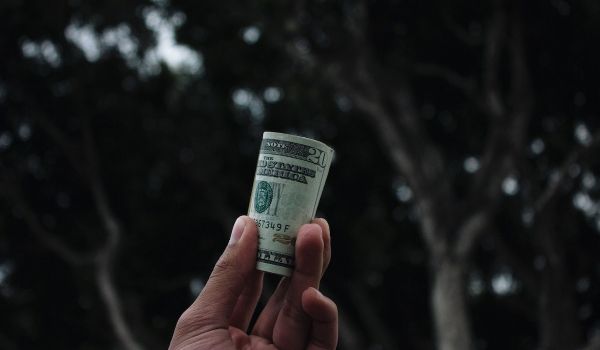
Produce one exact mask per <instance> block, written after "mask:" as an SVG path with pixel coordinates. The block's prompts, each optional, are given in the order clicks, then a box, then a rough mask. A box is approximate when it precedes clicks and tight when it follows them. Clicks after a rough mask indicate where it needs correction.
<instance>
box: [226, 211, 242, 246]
mask: <svg viewBox="0 0 600 350" xmlns="http://www.w3.org/2000/svg"><path fill="white" fill-rule="evenodd" d="M244 227H246V220H244V218H243V217H241V216H240V217H239V218H237V220H235V224H233V229H232V230H231V237H229V245H232V244H235V243H237V241H239V240H240V238H241V237H242V233H243V232H244Z"/></svg>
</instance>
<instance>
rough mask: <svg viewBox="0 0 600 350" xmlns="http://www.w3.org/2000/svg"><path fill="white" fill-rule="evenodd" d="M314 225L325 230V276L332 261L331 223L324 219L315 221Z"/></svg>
mask: <svg viewBox="0 0 600 350" xmlns="http://www.w3.org/2000/svg"><path fill="white" fill-rule="evenodd" d="M312 223H313V224H317V225H319V226H321V230H323V274H325V270H327V267H328V266H329V262H330V261H331V231H330V230H329V223H328V222H327V220H325V219H323V218H316V219H313V221H312Z"/></svg>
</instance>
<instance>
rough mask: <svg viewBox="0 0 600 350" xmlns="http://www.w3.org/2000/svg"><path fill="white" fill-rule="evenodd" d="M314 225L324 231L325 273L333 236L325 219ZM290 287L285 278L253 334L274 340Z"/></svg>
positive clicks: (266, 306)
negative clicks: (277, 322) (276, 323)
mask: <svg viewBox="0 0 600 350" xmlns="http://www.w3.org/2000/svg"><path fill="white" fill-rule="evenodd" d="M312 223H313V224H317V225H319V226H321V230H322V231H323V267H322V270H323V273H325V270H326V269H327V266H328V265H329V261H330V260H331V234H330V229H329V224H328V223H327V221H326V220H325V219H322V218H317V219H314V220H313V221H312ZM288 287H289V279H288V278H287V277H283V278H282V279H281V281H280V283H279V285H278V286H277V288H276V289H275V292H273V295H272V296H271V298H269V301H268V302H267V305H265V307H264V309H263V311H262V312H261V314H260V315H259V317H258V319H257V320H256V323H255V324H254V329H253V330H252V334H254V335H257V336H260V337H262V338H266V339H272V337H273V326H274V325H275V321H276V320H277V316H278V315H279V312H280V311H281V307H282V306H283V300H284V296H285V293H286V292H287V290H288Z"/></svg>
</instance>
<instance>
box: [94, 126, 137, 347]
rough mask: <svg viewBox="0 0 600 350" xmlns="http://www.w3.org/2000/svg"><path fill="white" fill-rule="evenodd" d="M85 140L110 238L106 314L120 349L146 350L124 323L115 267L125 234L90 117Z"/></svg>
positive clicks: (101, 263)
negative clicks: (104, 180)
mask: <svg viewBox="0 0 600 350" xmlns="http://www.w3.org/2000/svg"><path fill="white" fill-rule="evenodd" d="M83 140H84V142H83V143H84V152H85V158H86V160H87V163H88V169H89V171H88V175H89V178H88V183H89V186H90V191H91V192H92V197H93V199H94V204H95V206H96V211H97V213H98V216H99V217H100V220H101V221H102V224H103V226H104V230H105V232H106V234H107V239H106V243H105V245H104V247H103V248H102V249H101V250H100V253H99V258H98V260H97V264H96V284H97V287H98V291H99V293H100V297H101V299H102V301H103V302H104V305H105V307H106V312H107V313H108V315H109V319H110V321H111V326H112V327H113V331H114V332H115V334H116V336H117V339H118V340H119V342H120V343H121V345H122V346H123V347H124V348H125V349H126V350H141V349H143V347H142V345H141V344H140V343H139V341H138V340H137V339H136V338H135V336H134V335H133V332H132V331H131V329H130V327H129V325H128V324H127V321H126V320H125V313H124V311H123V306H122V304H121V298H120V296H119V293H118V291H117V287H116V285H115V281H114V276H113V270H112V265H113V261H114V259H115V256H116V252H117V250H118V248H119V242H120V240H121V235H122V231H123V230H122V228H121V225H120V223H119V221H118V220H117V218H116V216H115V215H114V213H113V211H112V209H111V207H110V205H109V203H108V196H107V194H106V190H105V189H104V185H103V184H102V180H101V177H100V170H99V165H98V158H97V153H96V150H95V144H94V139H93V134H92V128H91V120H90V119H89V117H86V118H85V119H84V123H83Z"/></svg>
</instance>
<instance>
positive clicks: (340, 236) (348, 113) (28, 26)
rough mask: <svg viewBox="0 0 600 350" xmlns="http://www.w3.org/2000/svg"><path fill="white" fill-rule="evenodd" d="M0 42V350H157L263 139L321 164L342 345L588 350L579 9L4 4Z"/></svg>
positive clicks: (502, 1)
mask: <svg viewBox="0 0 600 350" xmlns="http://www.w3.org/2000/svg"><path fill="white" fill-rule="evenodd" d="M0 33H1V34H0V349H4V350H12V349H39V348H44V349H89V350H95V349H122V350H141V349H148V350H152V349H165V348H166V347H167V346H168V343H169V340H170V337H171V334H172V331H173V328H174V325H175V322H176V321H177V318H178V317H179V315H180V314H181V312H182V311H183V310H184V309H185V308H186V307H187V306H188V305H189V304H190V303H191V302H192V300H194V298H195V297H196V295H197V294H198V293H199V292H200V291H201V289H202V287H203V285H204V283H205V281H206V278H207V277H208V275H209V273H210V271H211V269H212V266H213V264H214V262H215V261H216V259H217V257H218V256H219V255H220V253H221V252H222V250H223V248H224V246H225V244H226V242H227V240H228V235H229V232H230V230H231V226H232V224H233V222H234V221H235V219H236V217H237V216H238V215H240V214H243V213H245V212H246V209H247V204H248V201H249V194H250V190H251V187H252V181H253V174H254V170H255V164H256V159H257V155H258V149H259V145H260V139H261V135H262V132H263V131H265V130H271V131H279V132H287V133H293V134H299V135H303V136H308V137H312V138H316V139H319V140H321V141H323V142H325V143H328V144H330V145H331V146H332V147H334V148H335V149H336V152H337V154H336V159H335V162H334V164H333V166H332V169H331V172H330V176H329V179H328V181H327V182H328V183H327V186H326V187H325V192H324V194H323V197H322V200H321V205H320V208H319V213H318V215H319V216H323V217H326V218H327V219H328V220H329V223H330V225H331V227H332V238H333V261H332V264H331V266H330V268H329V271H328V273H327V274H326V277H325V279H324V282H323V286H322V289H323V290H324V292H325V293H326V294H327V295H329V296H331V297H332V298H333V299H334V300H335V301H336V302H337V304H338V306H339V309H340V317H341V319H340V345H339V348H340V349H344V350H354V349H372V350H377V349H440V350H465V349H467V350H469V349H545V350H550V349H557V350H558V349H586V350H592V349H600V254H599V252H600V203H599V201H600V179H599V178H598V176H599V175H600V164H599V162H598V160H599V159H598V158H599V157H598V155H599V153H598V151H599V147H598V143H599V141H600V122H599V120H598V118H599V113H600V109H599V107H600V106H599V102H598V101H599V100H600V85H599V84H598V81H599V80H600V69H598V62H600V51H599V49H598V42H600V2H598V1H595V0H536V1H517V0H514V1H510V0H492V1H480V2H472V1H466V0H457V1H452V2H449V1H441V0H438V1H432V0H427V1H415V0H396V1H394V0H369V1H359V0H336V1H333V0H314V1H293V2H283V1H272V0H256V1H191V0H153V1H150V0H148V1H132V0H119V1H116V0H105V1H81V0H68V1H64V0H58V1H52V2H49V1H35V0H28V1H25V0H3V1H2V2H0ZM275 283H276V279H275V278H274V277H273V278H270V279H268V280H267V284H266V293H267V294H268V293H269V292H270V291H272V289H273V287H274V285H275Z"/></svg>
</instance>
